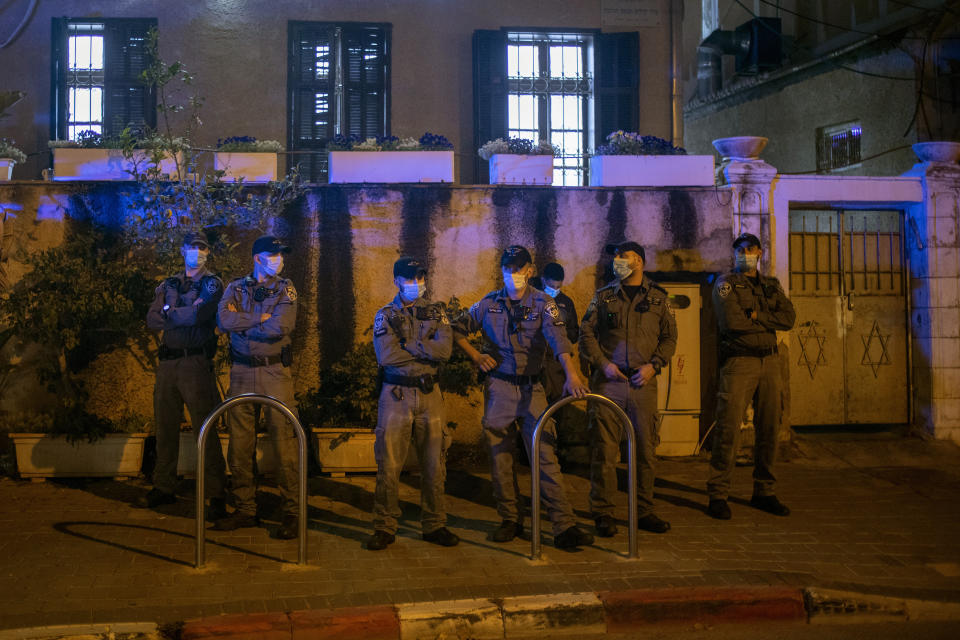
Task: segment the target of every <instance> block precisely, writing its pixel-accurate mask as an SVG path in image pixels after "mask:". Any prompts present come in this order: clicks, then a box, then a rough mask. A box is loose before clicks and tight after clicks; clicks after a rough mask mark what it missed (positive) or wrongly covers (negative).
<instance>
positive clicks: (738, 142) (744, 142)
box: [713, 136, 768, 162]
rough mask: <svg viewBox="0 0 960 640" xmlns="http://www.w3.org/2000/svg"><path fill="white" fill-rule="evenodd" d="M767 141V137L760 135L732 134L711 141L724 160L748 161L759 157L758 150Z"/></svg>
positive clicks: (761, 149) (765, 144) (764, 145)
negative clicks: (728, 136) (729, 136)
mask: <svg viewBox="0 0 960 640" xmlns="http://www.w3.org/2000/svg"><path fill="white" fill-rule="evenodd" d="M767 142H768V139H767V138H764V137H762V136H733V137H732V138H717V139H716V140H714V141H713V147H714V149H716V150H717V152H718V153H719V154H720V156H721V157H722V158H723V159H724V160H728V159H729V160H732V161H734V162H749V161H751V160H757V159H758V158H759V157H760V152H761V151H763V148H764V147H766V146H767Z"/></svg>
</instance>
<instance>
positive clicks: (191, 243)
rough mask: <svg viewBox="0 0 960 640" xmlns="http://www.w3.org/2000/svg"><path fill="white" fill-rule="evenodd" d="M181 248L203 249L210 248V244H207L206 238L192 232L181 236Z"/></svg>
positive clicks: (197, 232) (201, 234)
mask: <svg viewBox="0 0 960 640" xmlns="http://www.w3.org/2000/svg"><path fill="white" fill-rule="evenodd" d="M183 246H184V247H203V248H204V249H209V248H210V243H209V242H207V236H206V235H204V234H203V233H200V232H199V231H193V232H190V233H188V234H186V235H185V236H183Z"/></svg>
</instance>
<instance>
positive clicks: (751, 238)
mask: <svg viewBox="0 0 960 640" xmlns="http://www.w3.org/2000/svg"><path fill="white" fill-rule="evenodd" d="M743 244H745V245H747V246H748V247H750V246H753V247H757V248H758V249H760V248H763V245H761V244H760V238H758V237H757V236H755V235H753V234H752V233H741V234H740V235H738V236H737V239H736V240H734V241H733V248H734V249H737V248H739V247H740V245H743Z"/></svg>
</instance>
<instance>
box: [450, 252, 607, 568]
mask: <svg viewBox="0 0 960 640" xmlns="http://www.w3.org/2000/svg"><path fill="white" fill-rule="evenodd" d="M500 268H501V271H502V274H503V282H504V288H503V289H500V290H498V291H492V292H490V293H489V294H487V296H486V297H484V298H483V299H482V300H481V301H480V302H477V303H476V304H474V305H473V306H472V307H470V309H469V311H468V312H466V313H464V314H463V315H462V316H461V318H460V319H459V320H458V322H457V326H456V327H455V335H454V341H455V342H456V344H457V346H458V347H460V348H461V349H463V350H464V352H465V353H466V354H467V355H468V356H469V357H470V359H471V360H473V362H474V364H476V365H477V367H478V368H479V369H480V370H481V371H483V372H485V373H486V378H485V380H484V407H483V431H484V434H485V436H486V439H487V444H488V445H489V447H490V463H491V474H490V475H491V479H492V482H493V492H494V496H495V498H496V501H497V513H498V514H499V515H500V517H501V518H503V522H502V523H501V524H500V527H499V528H498V529H497V530H496V531H494V532H493V534H492V536H491V539H492V540H493V541H494V542H509V541H510V540H513V539H514V538H515V537H516V536H519V535H521V533H522V532H523V515H522V512H521V509H520V501H519V489H518V485H517V473H516V468H515V466H516V456H517V450H516V447H517V420H519V421H520V432H521V434H522V437H523V443H524V446H525V447H526V449H527V454H528V455H529V454H530V446H531V444H532V440H533V430H534V427H535V426H536V424H537V420H538V419H539V417H540V414H542V413H543V412H544V410H545V409H546V408H547V399H546V396H545V395H544V392H543V385H542V384H541V383H540V373H541V370H542V368H543V361H544V357H545V354H546V352H547V347H548V346H549V348H550V349H551V350H552V351H553V353H554V354H556V358H557V359H558V360H559V361H560V364H561V366H562V367H563V370H564V373H565V374H566V383H565V384H564V390H565V391H566V392H567V393H569V394H571V395H573V396H576V397H582V396H583V395H585V394H586V393H589V389H588V388H587V386H586V384H585V383H584V382H583V380H582V379H581V378H580V374H579V372H578V371H577V370H576V367H575V365H574V363H573V358H572V357H571V355H570V352H571V345H570V341H569V340H568V339H567V335H566V326H565V324H564V322H563V318H562V317H561V315H560V310H559V309H558V308H557V304H556V302H554V300H553V298H551V297H550V296H548V295H546V294H545V293H543V292H542V291H538V290H536V289H534V288H533V287H531V286H529V279H530V276H532V275H533V260H532V259H531V257H530V252H529V251H527V250H526V249H525V248H524V247H521V246H518V245H514V246H512V247H508V248H507V249H506V250H505V251H504V252H503V255H502V256H501V259H500ZM477 331H482V332H483V346H482V350H481V351H477V349H475V348H474V347H473V346H472V345H471V344H470V342H469V340H468V336H469V335H470V334H472V333H475V332H477ZM541 438H542V439H541V441H540V473H541V484H540V487H541V488H540V491H541V494H540V497H541V498H542V499H543V502H544V503H545V504H546V507H547V515H548V516H549V517H550V521H551V523H552V524H553V535H554V538H553V540H554V544H555V545H556V546H557V547H558V548H561V549H572V548H575V547H579V546H583V545H589V544H592V543H593V536H592V535H590V534H589V533H587V532H585V531H583V530H581V529H580V528H579V527H577V526H576V518H575V516H574V513H573V507H571V505H570V502H569V501H568V500H567V496H566V491H565V489H564V487H563V479H562V476H561V473H560V465H559V464H558V462H557V451H556V441H557V436H556V425H555V424H554V423H553V421H551V422H550V423H549V424H547V425H545V426H544V428H543V430H542V436H541Z"/></svg>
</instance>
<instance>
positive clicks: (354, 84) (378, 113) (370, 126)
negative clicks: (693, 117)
mask: <svg viewBox="0 0 960 640" xmlns="http://www.w3.org/2000/svg"><path fill="white" fill-rule="evenodd" d="M342 34H343V35H342V40H343V43H342V46H341V51H342V53H343V59H342V65H341V66H342V72H343V114H342V117H341V125H342V127H343V129H342V131H343V133H344V134H349V135H356V136H360V137H363V138H372V137H376V136H382V135H386V134H388V133H389V131H390V123H389V113H388V110H387V99H388V98H387V97H388V95H389V90H388V78H389V49H388V46H389V35H390V31H389V27H388V28H383V27H379V26H353V25H349V26H344V27H343V30H342Z"/></svg>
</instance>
